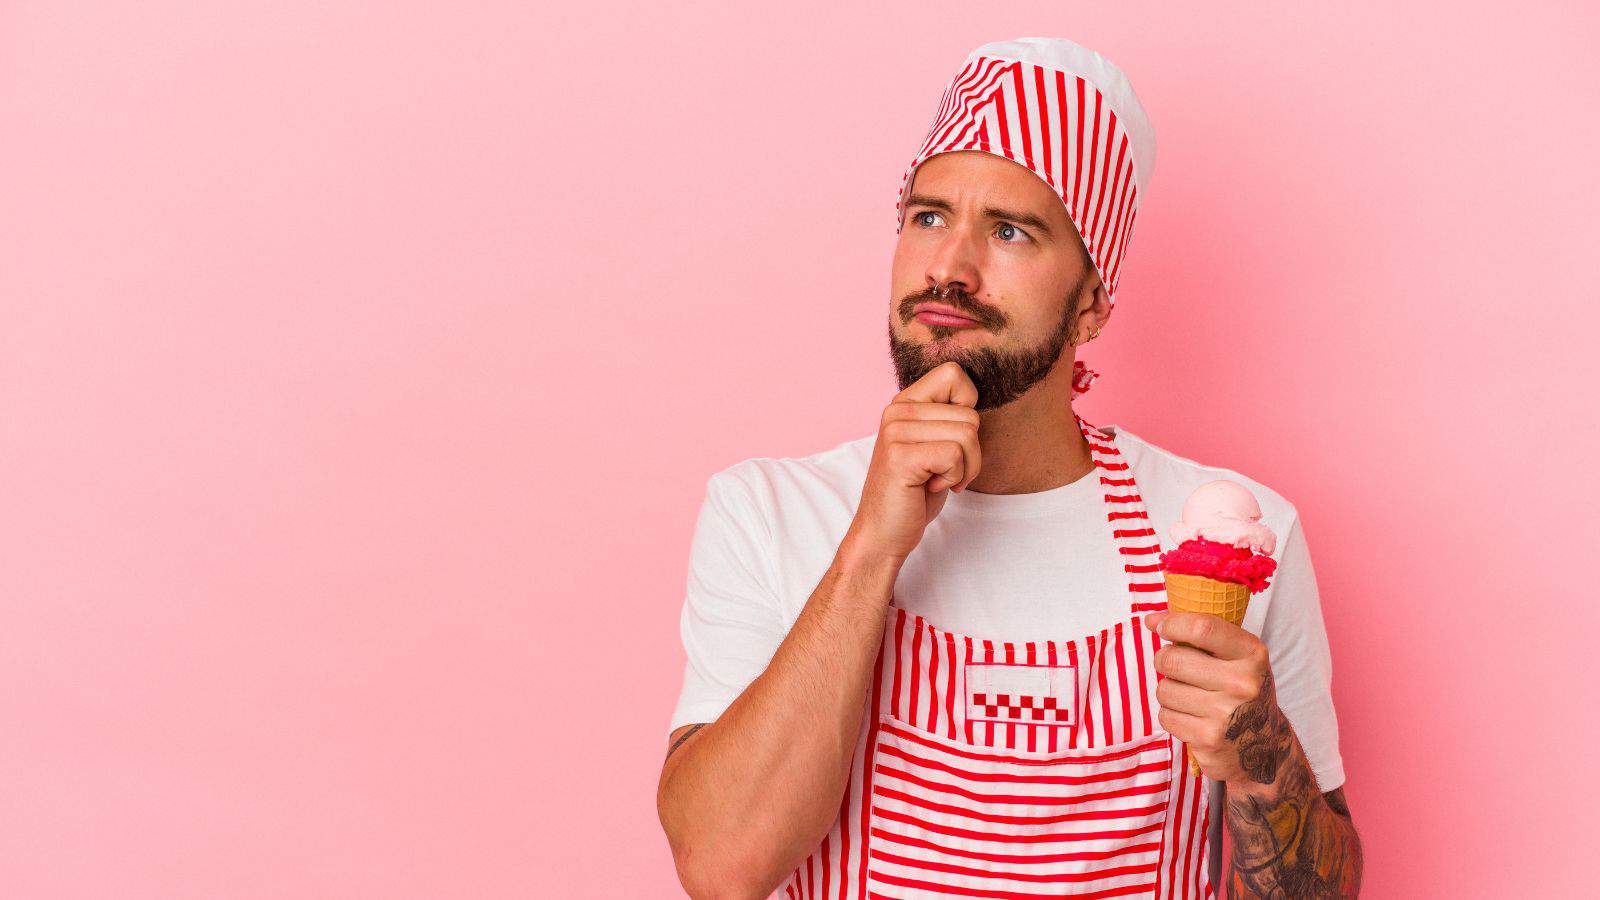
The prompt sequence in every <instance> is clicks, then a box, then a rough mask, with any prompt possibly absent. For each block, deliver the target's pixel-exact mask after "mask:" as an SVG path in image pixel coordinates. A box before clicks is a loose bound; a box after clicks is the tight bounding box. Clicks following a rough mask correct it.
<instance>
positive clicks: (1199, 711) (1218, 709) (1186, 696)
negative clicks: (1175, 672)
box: [1156, 678, 1227, 718]
mask: <svg viewBox="0 0 1600 900" xmlns="http://www.w3.org/2000/svg"><path fill="white" fill-rule="evenodd" d="M1156 702H1157V703H1160V704H1161V708H1162V709H1170V710H1172V711H1174V712H1182V713H1188V714H1189V715H1191V716H1199V717H1201V718H1226V714H1227V709H1226V706H1227V700H1226V698H1224V697H1223V696H1222V695H1221V694H1218V693H1217V692H1215V691H1208V690H1206V689H1205V688H1199V687H1195V686H1194V685H1192V684H1187V683H1185V682H1182V681H1179V680H1178V679H1176V678H1163V679H1161V680H1160V681H1159V682H1158V683H1157V684H1156Z"/></svg>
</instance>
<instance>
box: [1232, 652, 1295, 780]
mask: <svg viewBox="0 0 1600 900" xmlns="http://www.w3.org/2000/svg"><path fill="white" fill-rule="evenodd" d="M1224 737H1226V738H1227V739H1228V740H1230V741H1233V742H1234V745H1235V746H1236V747H1237V748H1238V750H1239V765H1240V767H1242V768H1243V769H1244V771H1245V774H1246V775H1249V776H1250V780H1251V781H1257V782H1260V783H1261V784H1271V783H1272V781H1273V779H1275V778H1277V777H1278V767H1279V766H1280V765H1282V764H1283V761H1284V759H1286V758H1287V757H1288V756H1289V751H1290V750H1291V749H1293V747H1292V746H1291V745H1292V744H1293V742H1294V729H1292V728H1290V727H1289V720H1288V719H1285V718H1284V716H1283V710H1280V709H1278V692H1277V690H1276V689H1275V688H1274V687H1273V683H1272V673H1271V672H1268V673H1267V677H1266V679H1265V680H1264V681H1263V682H1262V683H1261V692H1260V693H1259V694H1257V695H1256V698H1255V699H1254V700H1251V701H1250V702H1249V703H1244V704H1241V705H1240V706H1239V708H1238V709H1235V710H1234V711H1233V715H1232V716H1230V717H1229V718H1228V731H1227V734H1225V735H1224Z"/></svg>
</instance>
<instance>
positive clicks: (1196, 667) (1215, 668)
mask: <svg viewBox="0 0 1600 900" xmlns="http://www.w3.org/2000/svg"><path fill="white" fill-rule="evenodd" d="M1155 664H1156V671H1157V672H1160V673H1161V674H1162V675H1165V676H1166V677H1168V678H1176V679H1178V680H1179V681H1181V682H1183V683H1184V684H1191V685H1194V686H1195V687H1197V688H1204V689H1206V690H1208V691H1225V690H1227V689H1228V688H1229V686H1230V685H1232V684H1233V682H1234V677H1233V675H1232V673H1231V671H1230V667H1229V664H1228V663H1226V662H1224V661H1222V660H1220V659H1217V658H1216V657H1214V656H1212V655H1210V654H1209V653H1205V652H1202V651H1200V650H1196V649H1195V648H1193V647H1185V646H1183V645H1182V644H1168V645H1166V646H1165V647H1162V648H1161V649H1159V650H1157V651H1156V659H1155Z"/></svg>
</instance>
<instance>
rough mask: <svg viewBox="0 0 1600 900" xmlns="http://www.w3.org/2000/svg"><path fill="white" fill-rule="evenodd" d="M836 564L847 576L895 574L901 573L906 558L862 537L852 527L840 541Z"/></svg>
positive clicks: (835, 556) (835, 557)
mask: <svg viewBox="0 0 1600 900" xmlns="http://www.w3.org/2000/svg"><path fill="white" fill-rule="evenodd" d="M833 559H834V566H835V567H836V568H837V569H839V570H840V572H841V573H843V574H845V575H847V576H869V577H870V576H873V575H889V576H894V575H898V574H899V573H900V567H901V566H903V565H905V561H906V558H905V557H904V556H902V555H900V554H898V553H891V552H889V551H886V550H884V549H883V548H882V547H880V546H878V545H876V544H874V543H873V542H871V541H869V540H866V539H864V538H862V537H861V536H860V535H858V534H857V533H856V531H855V529H853V528H852V529H851V530H850V531H849V532H847V533H846V534H845V536H844V540H843V541H840V542H839V551H838V552H837V553H836V554H834V558H833Z"/></svg>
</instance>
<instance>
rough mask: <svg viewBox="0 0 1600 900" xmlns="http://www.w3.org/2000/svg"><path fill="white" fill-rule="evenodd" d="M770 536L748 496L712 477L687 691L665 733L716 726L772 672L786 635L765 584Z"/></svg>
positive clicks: (690, 594)
mask: <svg viewBox="0 0 1600 900" xmlns="http://www.w3.org/2000/svg"><path fill="white" fill-rule="evenodd" d="M770 546H771V531H770V529H769V527H768V525H767V521H766V519H765V518H764V517H763V516H762V514H761V511H760V509H759V507H758V506H757V505H756V503H755V501H754V498H753V496H752V494H751V492H750V491H749V489H748V488H746V487H745V485H744V484H743V482H741V481H740V480H739V479H738V478H737V477H736V476H733V475H731V474H729V473H728V471H727V470H724V471H722V472H718V473H717V474H715V475H712V476H711V478H710V480H709V481H707V483H706V494H705V499H704V500H703V501H702V502H701V505H700V514H699V518H698V519H697V520H696V522H695V528H694V538H693V540H692V542H691V544H690V548H689V575H688V582H687V585H686V593H685V596H684V601H683V613H682V615H681V617H680V619H679V633H680V635H681V636H682V638H683V651H684V655H685V657H686V659H685V663H684V669H683V687H682V690H681V691H680V693H679V695H678V704H677V708H676V709H674V710H673V712H672V719H671V721H670V722H669V724H668V726H667V731H668V732H669V733H670V732H672V731H673V730H675V729H677V728H679V727H681V726H684V725H688V724H690V723H693V722H713V721H716V719H717V717H718V716H720V715H722V711H723V710H725V709H727V708H728V706H729V704H731V703H733V701H734V699H735V698H737V697H738V696H739V694H740V693H742V692H743V691H744V689H745V688H746V687H748V686H749V684H750V682H752V681H754V680H755V679H756V676H758V675H760V674H761V673H762V672H764V671H766V668H767V664H768V663H769V662H771V660H772V654H773V653H774V652H776V651H777V649H778V645H779V644H781V643H782V642H783V638H784V636H785V635H786V634H787V633H788V631H787V629H786V628H785V626H784V624H783V620H782V616H781V614H780V609H779V606H778V601H777V593H776V592H775V591H774V590H773V589H772V585H771V584H770V583H769V580H768V579H767V578H766V572H767V571H768V570H769V567H768V565H767V563H768V562H769V557H768V555H767V554H768V551H769V548H770Z"/></svg>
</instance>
